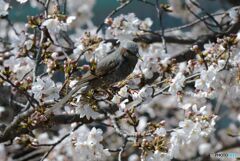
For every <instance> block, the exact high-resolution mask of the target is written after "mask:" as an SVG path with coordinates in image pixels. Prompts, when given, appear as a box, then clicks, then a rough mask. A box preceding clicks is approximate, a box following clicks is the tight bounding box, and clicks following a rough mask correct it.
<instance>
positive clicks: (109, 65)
mask: <svg viewBox="0 0 240 161" xmlns="http://www.w3.org/2000/svg"><path fill="white" fill-rule="evenodd" d="M139 58H140V59H141V57H140V55H139V49H138V45H137V43H135V42H133V41H130V40H127V41H124V42H121V43H120V45H119V47H118V48H117V49H116V50H115V51H113V52H112V53H111V54H109V55H107V56H106V57H104V58H103V59H101V60H100V61H99V62H98V63H97V65H96V68H95V70H94V71H89V72H87V73H86V74H85V75H84V76H83V77H82V79H81V80H80V81H79V82H77V83H76V85H75V86H74V88H73V89H72V90H71V91H70V92H69V93H68V94H67V95H66V96H65V97H63V98H62V99H61V100H60V101H59V102H58V103H56V104H55V105H53V107H51V108H50V110H51V111H52V110H54V109H55V108H61V107H64V105H65V104H66V103H67V102H68V101H69V100H70V98H71V97H72V96H73V95H74V94H75V93H77V92H78V91H80V94H84V93H87V92H88V91H89V90H91V89H97V88H102V89H105V88H107V87H109V86H110V85H113V84H115V83H117V82H120V81H122V80H124V79H125V78H127V77H128V76H129V75H130V74H131V73H132V72H133V70H134V68H135V66H136V64H137V62H138V59H139ZM50 110H49V112H50Z"/></svg>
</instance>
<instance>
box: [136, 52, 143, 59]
mask: <svg viewBox="0 0 240 161" xmlns="http://www.w3.org/2000/svg"><path fill="white" fill-rule="evenodd" d="M137 57H138V59H140V60H141V61H143V58H142V57H141V55H140V54H139V52H137Z"/></svg>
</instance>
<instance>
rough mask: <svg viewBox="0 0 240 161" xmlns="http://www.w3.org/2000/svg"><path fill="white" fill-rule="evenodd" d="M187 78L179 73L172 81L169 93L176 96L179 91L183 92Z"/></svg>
mask: <svg viewBox="0 0 240 161" xmlns="http://www.w3.org/2000/svg"><path fill="white" fill-rule="evenodd" d="M185 79H186V77H185V76H184V75H183V74H182V73H181V72H179V73H177V75H176V76H175V77H174V79H172V83H171V84H170V88H169V90H168V91H169V92H170V93H172V94H176V93H177V92H178V91H182V89H183V87H184V82H185Z"/></svg>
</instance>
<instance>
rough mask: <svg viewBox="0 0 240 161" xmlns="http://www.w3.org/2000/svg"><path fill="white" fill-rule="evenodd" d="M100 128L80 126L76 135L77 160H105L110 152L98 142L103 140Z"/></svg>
mask: <svg viewBox="0 0 240 161" xmlns="http://www.w3.org/2000/svg"><path fill="white" fill-rule="evenodd" d="M102 133H103V132H102V130H101V129H96V128H95V127H94V128H92V130H91V131H89V130H87V129H86V127H83V128H81V129H80V130H79V131H78V136H76V144H75V154H76V155H77V156H78V160H79V161H93V160H98V161H105V160H106V159H107V157H109V156H110V153H109V152H108V150H107V149H104V148H103V146H102V144H101V143H100V142H101V141H102V140H103V136H102Z"/></svg>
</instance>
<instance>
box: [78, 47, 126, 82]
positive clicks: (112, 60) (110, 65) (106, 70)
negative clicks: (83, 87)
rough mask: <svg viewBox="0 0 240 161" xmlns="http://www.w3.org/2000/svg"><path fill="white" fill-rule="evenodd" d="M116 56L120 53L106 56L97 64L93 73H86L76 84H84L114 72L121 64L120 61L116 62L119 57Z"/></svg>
mask: <svg viewBox="0 0 240 161" xmlns="http://www.w3.org/2000/svg"><path fill="white" fill-rule="evenodd" d="M120 52H121V51H120ZM117 54H121V53H111V54H110V55H107V56H106V57H105V58H104V59H103V60H101V61H100V62H99V63H98V64H97V67H96V69H95V71H94V72H93V73H92V72H87V73H86V74H85V75H84V76H83V77H82V79H81V80H80V81H79V82H78V83H77V84H82V83H86V82H88V81H91V80H93V79H95V78H99V77H102V76H104V75H108V74H111V73H112V72H114V71H115V70H116V69H117V68H118V66H119V65H121V63H122V61H120V60H118V59H119V58H121V57H119V55H117Z"/></svg>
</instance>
